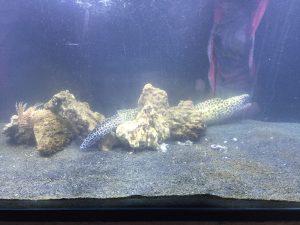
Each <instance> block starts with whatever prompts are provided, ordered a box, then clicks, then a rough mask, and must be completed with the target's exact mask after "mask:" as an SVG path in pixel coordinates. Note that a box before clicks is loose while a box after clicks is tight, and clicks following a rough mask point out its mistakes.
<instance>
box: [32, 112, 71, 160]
mask: <svg viewBox="0 0 300 225" xmlns="http://www.w3.org/2000/svg"><path fill="white" fill-rule="evenodd" d="M33 131H34V136H35V140H36V144H37V150H38V151H39V152H41V153H43V154H49V153H54V152H56V151H59V150H62V149H63V148H64V147H65V146H66V145H67V144H69V143H70V142H71V140H72V133H71V131H70V129H69V128H68V124H66V122H65V121H63V120H62V119H61V118H60V117H59V116H57V115H55V114H54V113H53V112H51V111H50V110H45V109H42V110H37V111H36V112H35V114H34V126H33Z"/></svg>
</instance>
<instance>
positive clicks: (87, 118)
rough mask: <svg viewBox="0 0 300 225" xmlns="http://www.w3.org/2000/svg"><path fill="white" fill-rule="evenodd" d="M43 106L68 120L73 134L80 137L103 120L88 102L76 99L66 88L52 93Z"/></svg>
mask: <svg viewBox="0 0 300 225" xmlns="http://www.w3.org/2000/svg"><path fill="white" fill-rule="evenodd" d="M44 107H45V109H49V110H51V111H52V112H53V113H55V114H57V115H59V116H61V117H62V118H63V119H64V120H66V121H68V123H69V124H70V126H71V128H72V131H73V132H74V134H75V135H76V136H80V137H85V136H87V135H88V133H90V132H91V131H92V130H93V129H94V128H95V127H96V125H97V123H99V122H100V121H102V120H104V116H103V115H101V114H100V113H97V112H93V111H92V110H91V109H90V106H89V104H88V103H86V102H80V101H78V100H76V98H75V96H74V95H73V94H71V93H70V92H69V91H68V90H66V91H61V92H59V93H57V94H56V95H54V96H53V97H52V99H51V100H50V101H48V102H47V103H46V104H45V105H44Z"/></svg>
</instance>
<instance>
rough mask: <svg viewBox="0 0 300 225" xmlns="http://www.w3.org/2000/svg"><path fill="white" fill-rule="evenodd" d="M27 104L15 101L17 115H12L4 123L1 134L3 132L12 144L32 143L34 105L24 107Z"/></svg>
mask: <svg viewBox="0 0 300 225" xmlns="http://www.w3.org/2000/svg"><path fill="white" fill-rule="evenodd" d="M26 106H27V104H24V103H22V102H19V103H16V111H17V115H13V116H12V117H11V119H10V123H8V124H6V125H5V126H4V128H3V134H5V135H6V136H7V137H8V138H9V141H10V142H11V143H13V144H18V145H20V144H25V145H33V144H34V142H35V141H34V140H35V139H34V134H33V115H34V112H35V110H36V107H35V106H32V107H29V108H28V109H26Z"/></svg>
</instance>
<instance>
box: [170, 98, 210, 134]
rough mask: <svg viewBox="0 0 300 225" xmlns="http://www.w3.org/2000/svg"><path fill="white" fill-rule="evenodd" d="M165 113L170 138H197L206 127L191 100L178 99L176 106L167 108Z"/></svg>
mask: <svg viewBox="0 0 300 225" xmlns="http://www.w3.org/2000/svg"><path fill="white" fill-rule="evenodd" d="M167 115H168V122H169V127H170V136H171V138H172V139H176V140H197V139H198V138H199V136H200V135H202V134H203V132H204V130H205V128H206V126H205V124H204V123H203V120H202V115H201V113H200V112H199V110H197V109H195V107H194V105H193V102H192V101H180V103H179V104H178V106H175V107H170V108H169V111H168V114H167Z"/></svg>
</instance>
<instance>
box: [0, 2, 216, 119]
mask: <svg viewBox="0 0 300 225" xmlns="http://www.w3.org/2000/svg"><path fill="white" fill-rule="evenodd" d="M11 2H14V1H11ZM78 2H79V3H80V1H61V0H54V1H39V0H31V1H22V0H21V1H18V3H17V4H16V2H15V4H13V3H6V2H5V3H3V5H4V8H2V9H1V12H4V11H6V12H7V13H6V14H9V15H10V17H11V19H10V18H9V17H5V16H4V13H1V16H2V17H5V18H3V19H4V20H2V21H5V25H3V23H4V22H2V24H1V36H2V38H1V46H5V52H4V53H3V54H1V55H2V57H3V58H5V60H4V62H3V64H4V65H3V67H4V68H5V70H6V72H5V77H6V81H5V83H4V84H3V87H2V88H1V92H2V93H1V101H0V104H1V109H3V111H7V113H8V112H9V113H12V112H13V110H14V103H15V102H16V101H25V102H28V103H35V102H41V101H43V100H45V99H47V98H49V97H50V96H52V95H53V94H54V93H57V92H58V91H60V90H63V89H69V90H70V91H72V93H74V94H75V95H76V96H79V97H80V98H82V99H83V100H87V101H89V102H90V103H91V104H92V105H93V106H94V107H96V108H97V109H98V110H101V111H102V112H105V113H110V112H111V111H114V110H115V109H116V108H122V107H125V105H127V106H128V105H134V104H136V101H137V98H138V95H139V93H140V91H141V89H142V87H143V85H144V84H145V83H147V82H152V83H153V84H155V85H158V86H159V87H161V88H163V89H165V90H167V92H168V93H170V96H172V97H171V99H170V101H171V102H176V101H178V99H179V98H180V99H184V98H192V97H194V96H195V95H196V94H197V93H195V90H194V83H195V79H197V78H202V79H203V80H205V79H206V74H207V68H208V62H207V56H206V48H207V40H208V35H207V34H208V33H209V30H210V28H211V24H210V23H211V22H210V21H211V20H210V18H211V9H212V3H210V2H209V1H195V0H189V1H188V2H187V1H123V2H122V3H121V2H118V1H111V2H110V3H109V4H108V5H103V4H102V5H101V4H100V3H97V2H96V1H95V2H93V1H92V2H91V5H89V4H88V3H85V4H84V3H82V4H79V3H78ZM83 2H84V1H83ZM5 8H6V10H5ZM195 59H196V60H195ZM112 90H118V92H112ZM4 96H5V97H4ZM3 116H4V115H3Z"/></svg>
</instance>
